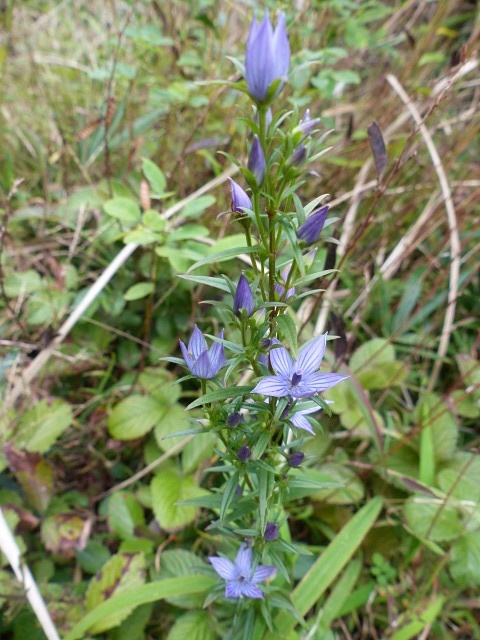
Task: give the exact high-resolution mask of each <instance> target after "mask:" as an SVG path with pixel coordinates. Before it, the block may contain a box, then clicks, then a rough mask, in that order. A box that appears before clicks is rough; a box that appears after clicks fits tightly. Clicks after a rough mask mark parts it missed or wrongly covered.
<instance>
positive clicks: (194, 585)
mask: <svg viewBox="0 0 480 640" xmlns="http://www.w3.org/2000/svg"><path fill="white" fill-rule="evenodd" d="M215 583H216V580H215V579H214V578H210V577H209V576H188V577H186V578H170V579H169V580H161V581H158V582H153V583H150V584H145V585H141V586H138V587H137V588H136V589H129V590H128V591H126V592H124V593H118V594H117V593H115V594H114V595H113V596H112V597H110V599H109V600H106V601H105V602H102V603H101V604H99V605H98V606H97V607H96V608H95V609H93V611H90V612H89V613H87V615H86V616H84V617H83V618H82V620H80V622H79V623H78V624H76V625H75V627H74V628H73V629H72V630H71V631H70V632H68V633H67V634H66V635H65V636H64V640H82V639H83V638H85V637H86V632H87V631H88V630H89V629H91V628H92V627H93V626H94V625H95V624H97V623H98V622H99V621H100V620H103V619H105V618H107V617H108V616H110V615H112V614H113V615H115V614H116V612H117V611H122V610H125V609H128V610H133V609H134V608H135V607H138V606H139V605H141V604H146V603H148V602H157V601H158V600H163V599H165V598H167V597H172V596H179V595H188V594H192V593H205V592H206V591H208V590H209V589H211V588H212V587H213V586H214V585H215Z"/></svg>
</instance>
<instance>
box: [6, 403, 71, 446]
mask: <svg viewBox="0 0 480 640" xmlns="http://www.w3.org/2000/svg"><path fill="white" fill-rule="evenodd" d="M72 418H73V417H72V409H71V407H70V405H69V404H67V403H66V402H64V401H63V400H60V399H58V398H56V399H55V400H53V401H52V402H49V401H48V400H41V401H40V402H37V403H35V405H34V406H33V407H32V408H31V409H30V410H29V411H27V412H26V413H24V414H23V416H22V417H21V419H20V425H19V429H18V432H17V433H16V434H15V437H14V442H15V444H16V445H17V446H18V447H19V448H20V449H26V450H27V451H32V452H38V453H45V451H47V450H48V449H50V447H51V446H52V445H53V444H54V443H55V442H56V440H57V438H58V437H59V436H60V435H61V434H62V433H63V432H64V431H65V430H66V429H68V427H69V426H70V424H71V423H72Z"/></svg>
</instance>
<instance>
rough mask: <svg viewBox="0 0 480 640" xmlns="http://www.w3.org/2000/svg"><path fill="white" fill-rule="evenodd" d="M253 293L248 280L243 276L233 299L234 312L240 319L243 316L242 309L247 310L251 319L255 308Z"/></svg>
mask: <svg viewBox="0 0 480 640" xmlns="http://www.w3.org/2000/svg"><path fill="white" fill-rule="evenodd" d="M254 306H255V305H254V302H253V296H252V291H251V289H250V285H249V284H248V280H247V279H246V277H245V276H244V275H243V273H242V275H241V276H240V279H239V281H238V285H237V290H236V291H235V297H234V299H233V311H234V313H235V315H237V316H238V317H240V316H241V315H242V309H245V311H246V312H247V316H248V317H250V316H251V315H252V312H253V307H254Z"/></svg>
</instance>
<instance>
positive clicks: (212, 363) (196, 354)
mask: <svg viewBox="0 0 480 640" xmlns="http://www.w3.org/2000/svg"><path fill="white" fill-rule="evenodd" d="M217 337H218V338H220V339H221V340H222V339H223V330H222V331H221V332H220V333H219V334H218V336H217ZM179 342H180V349H181V351H182V355H183V359H184V360H185V364H186V365H187V367H188V368H189V369H190V371H191V372H192V373H193V375H194V376H197V378H203V379H204V380H209V379H210V378H214V377H215V376H216V375H217V373H218V372H219V371H220V369H221V368H222V367H223V365H224V364H225V361H226V358H225V350H224V348H223V344H221V343H220V342H214V343H213V344H212V346H211V347H210V349H209V348H208V347H207V343H206V341H205V338H204V337H203V333H202V332H201V331H200V329H199V328H198V327H197V325H195V328H194V330H193V333H192V335H191V337H190V340H189V341H188V348H187V347H186V346H185V345H184V344H183V342H182V341H181V340H180V341H179Z"/></svg>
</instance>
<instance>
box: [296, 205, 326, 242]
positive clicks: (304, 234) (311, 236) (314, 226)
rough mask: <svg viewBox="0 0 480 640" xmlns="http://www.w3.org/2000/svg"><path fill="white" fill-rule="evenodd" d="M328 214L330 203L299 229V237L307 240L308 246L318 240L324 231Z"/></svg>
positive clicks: (315, 212)
mask: <svg viewBox="0 0 480 640" xmlns="http://www.w3.org/2000/svg"><path fill="white" fill-rule="evenodd" d="M327 214H328V204H327V205H325V206H324V207H320V209H317V210H316V211H314V212H313V213H312V215H311V216H309V217H308V218H307V219H306V220H305V222H304V223H303V224H302V225H301V226H300V227H299V228H298V229H297V238H299V239H300V240H305V243H306V245H307V246H309V245H311V244H313V243H314V242H316V241H317V240H318V238H319V236H320V234H321V232H322V229H323V226H324V224H325V220H326V219H327Z"/></svg>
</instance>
